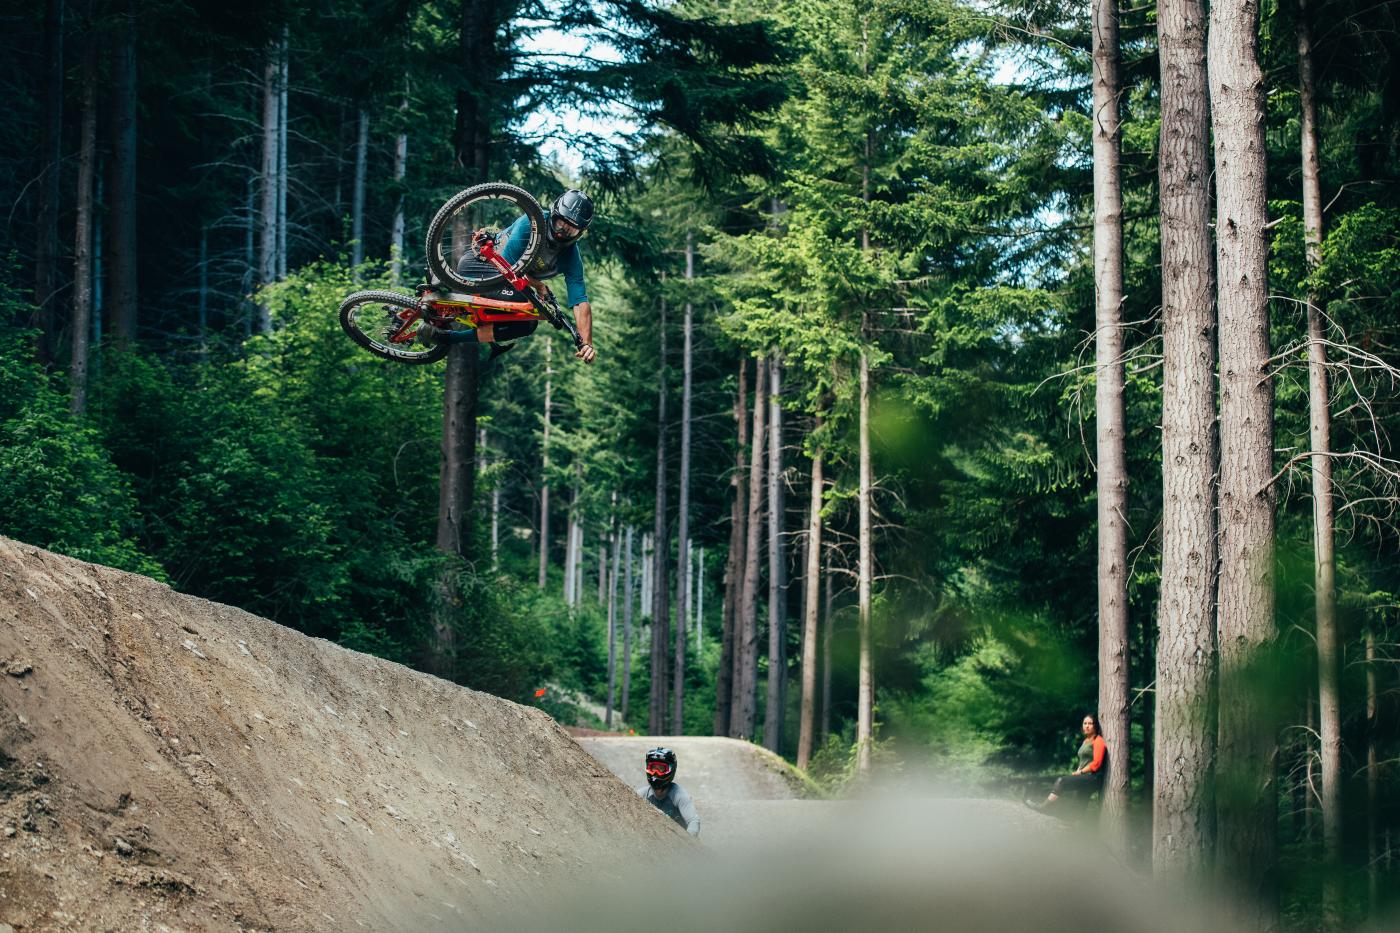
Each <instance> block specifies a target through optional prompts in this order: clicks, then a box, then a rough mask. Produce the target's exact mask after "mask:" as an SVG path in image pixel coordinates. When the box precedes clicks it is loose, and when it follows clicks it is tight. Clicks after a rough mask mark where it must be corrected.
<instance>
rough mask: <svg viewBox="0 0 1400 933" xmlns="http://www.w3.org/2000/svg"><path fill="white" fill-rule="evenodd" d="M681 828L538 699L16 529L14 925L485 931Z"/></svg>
mask: <svg viewBox="0 0 1400 933" xmlns="http://www.w3.org/2000/svg"><path fill="white" fill-rule="evenodd" d="M681 845H684V833H683V832H681V831H680V829H679V828H677V827H676V826H674V824H672V823H671V822H670V821H669V820H666V819H665V818H664V817H662V816H661V815H660V814H659V813H657V812H656V811H654V810H653V809H652V808H651V807H649V806H647V805H646V804H644V803H643V802H642V801H640V800H639V799H637V798H636V797H635V796H634V795H633V794H632V792H631V791H630V790H628V788H627V787H625V786H624V785H623V784H622V783H621V782H619V781H618V780H617V779H615V778H614V777H613V776H612V774H610V773H609V772H608V771H607V770H606V769H605V768H603V766H602V765H600V764H598V763H597V762H596V761H594V760H593V759H592V758H590V757H589V756H588V755H586V754H585V753H584V752H583V751H581V750H580V749H579V747H578V746H577V745H576V744H575V743H574V742H573V740H572V739H571V738H570V737H569V736H568V735H566V734H565V733H564V731H563V730H562V729H560V728H559V727H558V726H557V725H555V723H554V722H553V720H551V719H549V718H548V717H547V716H546V715H544V713H542V712H540V711H538V710H533V709H529V708H527V707H522V706H519V705H517V704H514V703H510V702H507V701H505V700H501V699H498V698H496V697H493V696H488V695H486V694H482V693H477V692H475V691H472V690H468V689H465V688H462V687H458V686H454V685H453V684H450V683H447V682H445V681H442V680H439V679H437V678H434V677H430V676H428V675H425V674H420V673H417V672H415V671H412V670H409V669H408V668H405V667H402V666H400V665H397V664H393V663H390V662H388V661H383V660H380V659H378V658H374V657H370V656H367V655H362V654H357V653H355V652H353V651H347V650H345V649H343V648H340V647H339V646H337V645H334V644H331V643H329V642H326V641H321V640H319V639H313V638H307V637H306V636H304V635H301V634H299V633H297V632H294V631H292V630H290V629H287V628H283V627H281V626H279V625H276V624H274V623H271V622H268V621H266V620H264V619H259V618H257V617H255V616H252V615H249V614H248V613H246V612H243V611H241V610H238V609H233V608H231V607H228V606H223V605H219V604H217V603H211V602H208V601H206V600H202V599H197V598H194V597H190V596H184V595H181V594H179V593H176V592H174V591H173V590H171V589H170V588H169V587H167V586H164V585H161V584H159V583H156V582H154V581H152V580H149V579H147V578H145V577H140V576H136V575H133V574H128V573H122V572H120V571H116V570H112V569H110V568H106V567H100V566H96V565H93V564H86V563H83V562H81V561H76V560H72V559H69V558H66V557H61V556H58V555H56V554H52V553H49V552H47V551H43V550H40V549H38V548H33V547H29V546H26V545H23V544H19V543H18V542H15V541H11V540H10V539H7V538H0V930H3V929H4V926H3V924H9V925H10V926H11V927H13V928H14V929H15V930H17V931H21V933H23V931H29V930H51V929H52V930H69V929H72V930H114V931H122V933H126V931H134V930H148V929H149V930H165V929H170V930H259V931H261V930H277V931H291V930H337V931H339V930H354V929H369V930H405V931H408V930H412V931H420V930H434V929H453V930H462V929H469V928H472V929H480V928H482V926H483V925H485V926H491V925H492V924H491V923H490V918H491V917H492V916H493V915H494V913H495V911H496V909H497V908H499V907H504V906H505V905H507V904H510V903H518V902H519V901H520V900H522V899H528V898H530V897H532V896H535V895H537V894H538V893H540V892H541V891H542V890H543V888H544V887H545V886H546V885H552V884H554V883H556V882H558V881H561V880H568V879H570V878H578V877H581V876H584V875H592V874H595V873H598V872H600V871H601V872H602V874H603V875H604V876H606V875H608V874H612V875H614V876H616V875H618V874H620V873H622V872H624V871H626V870H628V869H627V866H625V865H623V864H622V860H621V858H620V857H619V853H624V852H625V853H627V854H628V856H629V857H633V858H637V859H650V860H654V859H656V858H657V857H659V856H662V855H664V854H666V853H669V852H672V851H675V849H676V848H677V847H678V846H681Z"/></svg>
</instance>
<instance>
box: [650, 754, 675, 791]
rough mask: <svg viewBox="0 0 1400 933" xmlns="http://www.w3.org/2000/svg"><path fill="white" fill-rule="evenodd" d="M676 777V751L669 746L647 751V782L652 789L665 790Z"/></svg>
mask: <svg viewBox="0 0 1400 933" xmlns="http://www.w3.org/2000/svg"><path fill="white" fill-rule="evenodd" d="M675 779H676V753H675V752H673V751H671V750H670V749H669V748H653V749H652V750H651V751H649V752H647V783H648V784H650V785H651V789H652V790H657V791H660V790H665V789H666V788H667V787H670V786H671V782H672V781H674V780H675Z"/></svg>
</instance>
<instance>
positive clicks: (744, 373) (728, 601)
mask: <svg viewBox="0 0 1400 933" xmlns="http://www.w3.org/2000/svg"><path fill="white" fill-rule="evenodd" d="M748 372H749V369H748V358H747V357H745V356H743V355H740V357H739V383H738V388H737V390H736V392H735V394H734V426H735V433H736V437H737V441H738V443H736V444H735V447H734V472H732V473H731V474H730V475H729V492H730V495H731V497H732V498H731V499H730V504H729V553H728V555H727V556H726V557H725V560H724V608H723V615H722V617H721V620H720V636H719V637H720V650H719V670H718V671H717V672H716V673H715V735H729V719H730V701H731V700H732V699H733V697H732V694H733V691H734V644H735V632H736V631H737V630H738V628H739V624H738V616H739V596H740V592H741V591H742V590H743V568H744V566H745V562H744V543H745V541H746V539H747V532H746V531H745V528H744V522H745V519H746V518H747V517H748V507H747V505H746V504H745V496H744V494H745V492H746V484H745V483H744V454H745V453H746V451H745V449H744V448H745V447H746V446H747V445H748V442H749V438H748V430H749V419H748V403H747V395H748Z"/></svg>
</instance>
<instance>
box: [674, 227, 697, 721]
mask: <svg viewBox="0 0 1400 933" xmlns="http://www.w3.org/2000/svg"><path fill="white" fill-rule="evenodd" d="M694 278H695V236H694V234H691V233H687V234H686V235H685V280H686V282H690V281H691V280H692V279H694ZM693 330H694V314H693V311H692V306H691V303H690V302H689V301H687V302H686V303H685V319H684V324H683V326H682V328H681V332H682V334H683V335H684V337H683V339H682V341H681V475H680V491H679V493H678V494H677V501H676V541H677V542H678V546H677V548H676V552H677V553H676V659H675V666H674V668H673V670H672V673H671V677H672V682H671V731H672V733H674V734H675V735H680V734H681V733H682V732H684V731H685V730H684V728H683V726H682V724H683V723H684V721H685V643H686V637H685V634H686V625H687V623H688V620H689V617H690V608H691V601H690V583H691V580H690V382H691V356H692V353H691V341H692V331H693Z"/></svg>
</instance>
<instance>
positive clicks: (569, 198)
mask: <svg viewBox="0 0 1400 933" xmlns="http://www.w3.org/2000/svg"><path fill="white" fill-rule="evenodd" d="M592 221H593V199H592V198H590V197H589V196H588V195H586V194H584V193H583V192H582V191H579V190H578V189H577V188H570V189H569V190H568V191H565V192H564V193H563V194H561V195H559V197H557V198H555V199H554V204H553V206H552V207H550V209H549V236H550V237H551V238H552V239H553V240H555V241H556V242H558V243H572V242H573V241H574V240H577V239H578V238H579V237H581V236H583V231H585V230H587V229H588V225H589V224H590V223H591V222H592Z"/></svg>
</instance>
